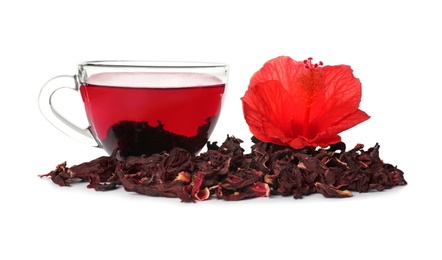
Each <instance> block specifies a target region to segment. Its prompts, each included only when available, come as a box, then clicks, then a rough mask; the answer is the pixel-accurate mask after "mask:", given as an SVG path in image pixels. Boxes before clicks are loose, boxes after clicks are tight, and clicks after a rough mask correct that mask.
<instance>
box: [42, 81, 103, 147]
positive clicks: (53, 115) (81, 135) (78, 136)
mask: <svg viewBox="0 0 442 260" xmlns="http://www.w3.org/2000/svg"><path fill="white" fill-rule="evenodd" d="M77 82H78V81H77V76H58V77H55V78H52V79H50V80H49V81H48V82H46V84H45V85H44V86H43V88H42V89H41V91H40V94H39V96H38V105H39V107H40V111H41V113H42V114H43V116H44V117H45V118H46V119H47V120H48V121H49V122H50V123H51V124H52V125H54V126H55V127H56V128H57V129H58V130H60V131H61V132H62V133H64V134H66V135H67V136H69V137H71V138H73V139H75V140H77V141H80V142H82V143H85V144H88V145H91V146H95V147H102V146H101V144H100V142H99V141H98V140H97V139H96V138H95V136H94V134H93V133H92V131H91V127H90V126H89V127H87V128H80V127H78V126H76V125H75V124H73V123H71V122H70V121H69V120H67V119H66V118H64V117H63V116H62V115H61V114H60V113H58V112H57V110H56V109H55V108H54V107H52V95H53V94H54V93H55V92H56V91H57V90H59V89H62V88H68V89H72V90H75V91H77V92H78V90H79V88H78V84H77Z"/></svg>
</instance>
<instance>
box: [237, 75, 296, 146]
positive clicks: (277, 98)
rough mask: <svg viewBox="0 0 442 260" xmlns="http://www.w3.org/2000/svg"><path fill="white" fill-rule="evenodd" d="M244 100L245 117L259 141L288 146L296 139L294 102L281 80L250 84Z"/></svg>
mask: <svg viewBox="0 0 442 260" xmlns="http://www.w3.org/2000/svg"><path fill="white" fill-rule="evenodd" d="M241 100H242V103H243V113H244V118H245V120H246V122H247V124H248V125H249V128H250V131H251V132H252V134H253V135H254V136H255V137H256V138H258V139H259V140H261V141H263V142H272V143H275V144H279V145H287V143H288V141H289V140H290V139H291V138H292V137H291V135H292V133H291V130H292V129H291V122H292V117H291V111H293V108H292V107H293V102H291V100H290V95H288V93H287V91H286V90H285V89H284V88H283V86H282V85H281V83H279V81H275V80H272V81H267V82H265V83H260V84H256V85H250V86H249V89H248V90H247V91H246V93H245V95H244V97H243V98H242V99H241Z"/></svg>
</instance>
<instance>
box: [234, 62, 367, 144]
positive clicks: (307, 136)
mask: <svg viewBox="0 0 442 260" xmlns="http://www.w3.org/2000/svg"><path fill="white" fill-rule="evenodd" d="M322 65H323V64H322V62H319V64H312V58H309V59H308V60H305V61H303V62H298V61H295V60H293V59H291V58H290V57H286V56H281V57H278V58H275V59H273V60H270V61H268V62H267V63H266V64H264V66H263V67H262V68H261V69H260V70H259V71H257V72H256V73H255V74H254V75H253V76H252V78H251V80H250V85H249V88H248V90H247V91H246V93H245V95H244V97H243V98H242V104H243V112H244V117H245V120H246V122H247V124H248V125H249V128H250V131H251V132H252V134H253V135H254V136H255V137H256V138H258V139H259V140H261V141H263V142H271V143H275V144H279V145H289V146H291V147H293V148H295V149H302V148H304V147H317V146H320V147H324V148H325V147H327V146H329V145H331V144H335V143H337V142H339V141H341V137H340V136H339V135H338V134H339V133H340V132H342V131H344V130H347V129H349V128H351V127H353V126H355V125H357V124H359V123H361V122H363V121H365V120H367V119H369V118H370V116H368V115H367V114H366V113H365V112H363V111H361V110H359V103H360V101H361V95H362V92H361V83H360V81H359V79H357V78H355V77H354V76H353V70H352V69H351V68H350V66H347V65H339V66H322Z"/></svg>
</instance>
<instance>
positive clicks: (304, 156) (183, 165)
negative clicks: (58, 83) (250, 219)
mask: <svg viewBox="0 0 442 260" xmlns="http://www.w3.org/2000/svg"><path fill="white" fill-rule="evenodd" d="M254 142H255V143H254V145H253V146H252V150H251V153H249V154H245V153H244V149H242V148H241V145H240V144H241V143H242V141H241V140H240V139H238V138H235V137H230V136H228V137H227V139H226V140H225V142H224V143H223V144H222V145H221V146H219V147H218V145H217V144H216V143H208V145H207V147H208V150H207V151H206V152H204V153H201V154H200V155H197V156H195V155H192V154H191V153H189V152H188V151H186V150H184V149H181V148H174V149H172V150H171V151H170V152H167V153H166V152H163V153H159V154H153V155H150V156H134V157H128V158H127V159H126V160H118V159H117V157H118V156H117V153H118V152H117V151H116V152H115V153H114V154H112V155H111V156H103V157H100V158H97V159H95V160H92V161H90V162H85V163H82V164H79V165H76V166H72V167H67V166H66V162H64V163H62V164H60V165H58V166H57V167H56V169H55V170H54V171H51V172H50V173H48V174H45V175H40V177H51V179H52V181H53V182H54V183H56V184H58V185H60V186H69V184H70V183H71V182H72V181H75V180H81V181H88V182H89V185H88V186H87V187H88V188H94V189H95V190H97V191H104V190H112V189H115V188H117V187H119V186H123V187H124V189H125V190H126V191H132V192H137V193H140V194H144V195H148V196H163V197H173V198H180V199H181V201H183V202H194V201H196V200H207V199H209V198H211V197H216V198H219V199H224V200H241V199H245V198H253V197H266V196H272V195H282V196H293V197H294V198H302V196H304V195H309V194H312V193H321V194H322V195H324V196H325V197H351V196H352V193H351V191H358V192H368V191H371V190H378V191H381V190H384V189H386V188H392V187H394V186H397V185H405V184H407V182H406V181H405V179H404V176H403V175H404V174H403V172H402V171H401V170H399V169H398V168H397V167H395V166H393V165H391V164H387V163H384V162H383V161H382V160H381V159H380V158H379V145H378V144H376V145H375V146H374V147H372V148H369V149H368V150H366V151H365V150H363V145H356V147H354V148H353V149H351V150H349V151H345V144H344V143H342V142H340V143H338V144H336V145H332V146H330V147H329V148H328V149H309V148H304V149H294V148H291V147H287V146H280V145H276V144H273V143H266V142H261V141H258V140H257V139H255V138H254Z"/></svg>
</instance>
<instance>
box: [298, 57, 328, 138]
mask: <svg viewBox="0 0 442 260" xmlns="http://www.w3.org/2000/svg"><path fill="white" fill-rule="evenodd" d="M312 60H313V58H311V57H310V58H308V59H306V60H304V61H303V63H304V68H305V69H307V70H308V71H307V72H306V73H301V74H300V76H299V80H300V81H301V85H302V86H303V87H304V90H305V92H304V94H305V97H304V101H305V105H306V107H305V114H304V122H303V129H302V134H303V136H308V135H309V130H310V127H309V126H310V109H311V106H312V104H313V103H314V102H315V101H316V100H317V99H318V94H319V93H320V92H321V90H322V73H321V71H320V70H319V69H318V68H319V67H320V66H322V65H323V63H322V61H320V62H319V63H314V64H313V63H312Z"/></svg>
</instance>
